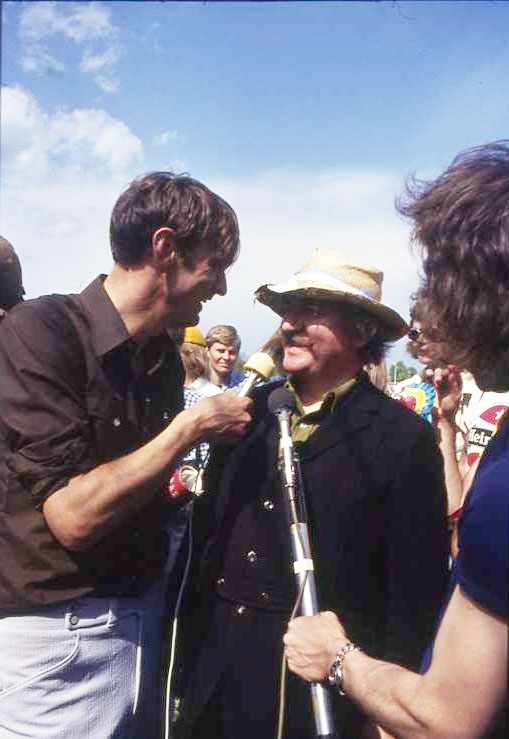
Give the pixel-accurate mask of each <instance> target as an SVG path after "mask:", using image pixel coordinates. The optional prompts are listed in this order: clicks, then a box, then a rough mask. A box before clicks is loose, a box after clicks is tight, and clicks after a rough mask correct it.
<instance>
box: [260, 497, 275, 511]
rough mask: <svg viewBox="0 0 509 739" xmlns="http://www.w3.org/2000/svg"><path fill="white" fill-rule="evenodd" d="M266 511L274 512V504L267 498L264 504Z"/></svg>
mask: <svg viewBox="0 0 509 739" xmlns="http://www.w3.org/2000/svg"><path fill="white" fill-rule="evenodd" d="M262 505H263V507H264V509H265V510H266V511H273V510H274V502H273V501H272V500H270V499H269V498H267V500H264V501H263V503H262Z"/></svg>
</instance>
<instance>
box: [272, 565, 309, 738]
mask: <svg viewBox="0 0 509 739" xmlns="http://www.w3.org/2000/svg"><path fill="white" fill-rule="evenodd" d="M307 579H308V573H307V572H306V573H305V574H304V577H303V578H302V582H301V584H300V588H299V592H298V593H297V598H296V599H295V603H294V605H293V609H292V612H291V614H290V621H293V619H294V618H295V616H296V614H297V611H298V610H299V608H300V604H301V601H302V596H303V595H304V588H305V587H306V582H307ZM286 675H287V664H286V657H285V652H284V649H283V657H282V659H281V672H280V678H279V691H278V695H279V700H278V712H277V730H276V739H282V738H283V729H284V722H285V709H286Z"/></svg>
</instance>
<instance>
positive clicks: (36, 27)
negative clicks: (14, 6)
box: [20, 2, 115, 43]
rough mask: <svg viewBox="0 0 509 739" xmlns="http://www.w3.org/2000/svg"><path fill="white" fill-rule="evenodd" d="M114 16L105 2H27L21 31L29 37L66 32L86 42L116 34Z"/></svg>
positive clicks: (24, 35) (36, 37)
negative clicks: (111, 19)
mask: <svg viewBox="0 0 509 739" xmlns="http://www.w3.org/2000/svg"><path fill="white" fill-rule="evenodd" d="M110 18H111V12H110V10H109V8H108V7H107V6H106V5H105V4H103V3H95V2H92V3H78V2H75V3H74V2H65V3H62V2H36V3H26V4H25V6H24V8H23V11H22V15H21V19H20V32H21V34H22V37H23V38H25V39H27V40H37V39H42V38H45V37H47V36H51V35H54V34H63V35H64V36H67V37H68V38H70V39H72V40H73V41H75V42H76V43H83V42H84V41H89V40H92V39H98V38H108V37H110V36H112V35H114V33H115V29H114V26H113V25H112V23H111V21H110Z"/></svg>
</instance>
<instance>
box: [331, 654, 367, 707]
mask: <svg viewBox="0 0 509 739" xmlns="http://www.w3.org/2000/svg"><path fill="white" fill-rule="evenodd" d="M361 651H362V649H361V648H360V647H358V646H356V645H355V644H352V642H347V643H346V644H345V645H344V646H342V647H341V649H340V650H339V651H338V653H337V654H336V656H335V658H334V662H333V663H332V665H331V668H330V670H329V675H328V678H327V679H328V681H329V685H332V686H333V687H334V688H336V689H337V691H338V693H339V694H340V695H345V690H344V687H343V680H344V663H345V658H346V657H347V655H348V654H350V653H351V652H361Z"/></svg>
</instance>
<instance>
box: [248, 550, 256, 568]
mask: <svg viewBox="0 0 509 739" xmlns="http://www.w3.org/2000/svg"><path fill="white" fill-rule="evenodd" d="M246 557H247V561H248V562H250V563H251V564H252V565H255V564H256V562H257V560H258V555H257V553H256V552H255V550H254V549H251V550H250V551H249V552H248V553H247V554H246Z"/></svg>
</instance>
